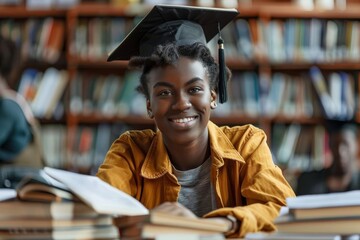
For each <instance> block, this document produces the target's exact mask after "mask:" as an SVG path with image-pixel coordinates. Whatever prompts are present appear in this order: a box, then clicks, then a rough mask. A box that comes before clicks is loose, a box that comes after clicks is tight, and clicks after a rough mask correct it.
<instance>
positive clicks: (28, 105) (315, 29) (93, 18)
mask: <svg viewBox="0 0 360 240" xmlns="http://www.w3.org/2000/svg"><path fill="white" fill-rule="evenodd" d="M156 4H170V5H172V4H175V5H178V6H193V7H202V8H204V9H206V8H224V9H236V10H237V11H238V15H237V16H236V17H235V18H234V19H233V20H231V21H230V22H229V23H228V24H226V26H224V28H223V29H221V31H220V30H219V35H221V38H222V39H223V41H224V49H223V51H224V56H225V64H226V66H227V67H228V68H229V69H230V70H231V73H232V75H231V80H230V81H229V82H228V83H227V92H228V99H227V102H226V103H224V104H219V105H220V106H219V107H217V108H214V109H212V110H211V115H210V121H211V122H213V123H215V124H216V125H217V126H220V127H221V126H229V127H233V126H245V125H251V126H254V127H256V128H259V129H261V130H262V131H264V133H265V135H266V138H265V141H266V144H267V145H268V146H269V149H270V151H271V157H272V161H273V162H274V164H275V165H276V166H278V167H279V168H280V170H281V172H282V174H283V176H284V179H286V181H287V182H288V183H289V186H290V187H291V188H292V189H293V191H294V193H295V194H296V195H298V196H300V195H308V194H330V193H331V194H332V193H333V192H337V193H338V192H345V191H352V190H360V145H359V144H360V139H359V131H358V125H359V123H360V70H359V69H360V1H358V0H174V1H170V0H162V1H154V0H44V1H37V0H3V1H2V0H0V55H2V56H0V189H1V188H4V189H5V188H13V187H14V186H18V185H19V184H20V185H19V186H20V188H18V189H21V188H22V187H24V186H23V185H26V183H28V182H24V181H23V180H24V179H23V177H24V176H25V175H26V174H28V173H30V174H31V172H33V171H37V170H38V169H42V168H44V167H45V168H48V169H59V170H65V171H66V172H67V173H70V174H72V173H74V174H81V176H87V177H90V178H93V177H95V176H96V174H97V173H98V171H99V167H100V166H101V165H102V164H103V162H104V159H105V156H106V154H107V153H108V151H109V149H110V148H111V147H112V144H113V143H114V141H116V139H118V138H119V136H120V135H121V134H123V133H125V132H127V131H131V130H145V129H151V130H153V131H155V132H156V131H157V130H158V126H157V125H156V124H155V120H154V118H152V117H149V109H148V108H147V99H146V98H145V97H144V96H143V94H142V93H141V92H139V91H136V89H137V88H138V85H139V83H140V82H139V79H140V78H141V74H142V73H141V72H140V71H138V70H134V69H130V68H129V67H128V62H129V61H128V60H122V61H108V56H109V54H110V53H111V52H112V51H113V50H114V49H115V48H116V47H117V46H118V45H119V43H121V42H122V41H123V40H124V39H125V38H126V36H128V34H129V33H131V31H132V29H134V27H135V26H137V24H138V23H139V22H141V20H142V19H143V18H144V16H146V14H147V13H148V12H149V11H150V10H151V9H152V8H153V6H154V5H156ZM216 31H218V29H216ZM216 35H217V34H216ZM7 41H8V42H7ZM5 43H6V44H10V45H5ZM10 46H11V48H10ZM207 46H208V47H209V49H210V51H211V54H212V56H214V58H215V60H216V61H218V60H219V59H218V58H220V57H219V54H218V38H217V37H214V38H212V39H211V40H210V41H209V42H208V43H207ZM5 53H7V54H8V56H5ZM10 68H11V69H10ZM336 84H337V85H336ZM8 98H9V99H12V100H14V101H16V102H17V104H18V106H20V108H19V109H21V111H22V112H23V114H20V113H19V112H18V111H16V110H15V109H17V108H18V107H17V106H13V107H11V105H9V102H8V101H7V99H8ZM5 106H7V107H5ZM10 112H11V113H10ZM7 117H9V119H7ZM11 117H14V118H13V119H10V118H11ZM15 117H16V120H15ZM20 118H21V119H20ZM25 125H29V128H27V127H26V126H25ZM6 128H9V129H6ZM10 128H14V129H15V130H14V129H12V130H11V129H10ZM20 128H21V129H20ZM15 135H16V136H15ZM17 135H18V136H17ZM10 137H14V139H12V140H10ZM22 145H23V146H22ZM30 158H31V161H30V162H29V159H30ZM131 167H132V166H131ZM50 172H51V173H52V171H50V170H49V171H48V173H49V175H50V176H51V177H54V176H53V175H56V174H53V175H52V174H50ZM142 174H143V173H142ZM59 175H60V174H59ZM71 177H72V176H70V175H69V178H70V179H71ZM12 178H13V179H12ZM54 178H55V179H57V176H56V177H54ZM74 179H75V178H74ZM79 179H80V178H79ZM12 180H13V181H14V182H11V181H12ZM57 180H59V179H57ZM63 183H64V184H65V185H68V183H67V182H63ZM84 183H85V180H84ZM88 184H89V183H88ZM236 184H238V183H236ZM240 184H241V183H240ZM69 185H70V184H69ZM71 186H72V185H71ZM71 186H67V187H69V188H70V190H71V191H75V192H77V191H78V189H76V190H73V189H72V188H71ZM89 186H91V185H89ZM75 188H76V186H75ZM24 190H25V189H24ZM44 191H45V190H44ZM144 191H145V190H144ZM4 193H5V192H4ZM16 194H18V193H16ZM24 194H26V193H24ZM64 194H65V193H64ZM29 196H30V195H29ZM324 196H326V195H324ZM24 199H26V197H24ZM300 199H302V198H300ZM354 199H355V197H354ZM81 200H82V201H83V199H81ZM71 201H72V200H71ZM74 202H76V204H80V203H79V202H78V201H74ZM74 202H73V203H72V204H74ZM5 203H6V204H9V203H8V202H7V201H3V202H2V199H1V194H0V208H1V209H3V208H6V206H17V205H11V204H9V205H4V204H5ZM86 203H88V202H86ZM1 204H3V206H5V207H3V206H2V205H1ZM17 204H18V203H17ZM29 204H30V203H29ZM57 204H60V203H57ZM64 204H65V203H64ZM339 204H340V203H339ZM352 204H353V205H360V202H357V201H355V200H354V202H353V203H352ZM35 205H36V204H34V206H32V207H33V208H35V209H36V206H35ZM353 205H352V206H353ZM18 206H19V209H20V208H21V207H20V205H18ZM59 207H60V205H59V206H58V208H59ZM73 207H74V209H75V206H73ZM326 207H333V208H334V206H326ZM336 207H339V206H336ZM61 208H64V210H63V211H67V210H65V205H64V206H61ZM77 208H79V209H80V207H79V206H78V207H77ZM59 209H60V208H59ZM81 209H82V210H81ZM81 209H80V210H78V212H77V213H78V214H83V216H85V215H86V216H90V215H92V221H94V216H93V215H96V214H97V213H96V212H94V211H93V210H90V209H89V208H86V207H85V206H81ZM59 211H60V210H59ZM74 211H75V210H74ZM354 211H355V210H354ZM19 212H20V210H19ZM290 212H292V209H290ZM59 213H60V212H59ZM11 214H12V213H10V212H9V213H8V215H9V216H10V215H11ZM19 214H20V213H19ZM106 214H108V212H107V213H106ZM0 215H1V213H0ZM285 215H286V214H285ZM29 216H30V215H29ZM29 216H28V217H29ZM30 217H31V216H30ZM48 217H49V216H48ZM292 217H293V216H292ZM327 217H329V216H327ZM356 217H357V219H360V211H359V210H357V215H356ZM50 218H54V216H51V217H50ZM60 218H63V219H62V220H64V219H65V218H64V216H61V217H60ZM96 219H97V220H96V221H98V223H99V222H100V221H103V222H105V221H108V220H109V219H107V218H106V217H104V216H102V219H100V217H99V216H97V218H96ZM154 219H156V218H155V217H154ZM284 219H285V218H283V219H279V220H278V222H275V225H276V226H279V227H283V225H285V224H284V222H286V220H284ZM5 220H7V219H6V214H5V215H4V217H1V216H0V229H3V227H1V225H2V224H4V225H3V226H10V225H11V224H10V222H6V221H5ZM352 220H354V219H352ZM64 221H65V220H64ZM122 221H123V220H122ZM122 221H119V222H117V224H119V225H121V226H122V224H124V223H123V222H122ZM137 221H144V220H137ZM287 221H288V220H287ZM357 221H359V220H357ZM150 222H151V224H153V222H152V220H149V219H147V224H150ZM154 222H155V223H156V220H154ZM286 223H288V222H286ZM347 223H349V224H353V223H354V224H355V223H356V222H351V221H350V220H349V222H347ZM6 224H8V225H6ZM41 224H43V225H44V223H40V221H39V225H41ZM76 224H84V225H86V224H85V223H76ZM175 224H180V225H181V224H182V223H180V220H179V221H178V222H175ZM193 224H194V225H196V223H195V222H194V223H193ZM208 224H209V226H210V223H208ZM311 224H312V223H310V225H311ZM314 224H315V223H314ZM25 225H26V224H25ZM93 225H94V223H93ZM105 225H106V228H103V229H101V231H102V232H100V230H97V232H96V233H94V232H91V231H94V229H87V230H86V231H87V232H86V231H84V232H82V233H79V234H83V236H90V235H91V234H93V235H91V236H95V235H96V234H99V235H98V236H100V237H99V238H104V239H116V237H117V234H118V232H117V228H118V227H119V225H116V227H117V228H114V226H113V224H112V223H111V224H110V223H107V224H105ZM155 225H156V224H155ZM160 225H161V224H160ZM199 225H200V223H199ZM329 225H330V224H329ZM345 225H346V223H345V224H344V226H345ZM29 226H30V225H29ZM34 226H35V225H34ZM334 226H335V225H334ZM212 227H213V228H216V227H217V226H212ZM218 227H219V229H221V225H219V226H218ZM8 228H9V227H8ZM10 228H11V226H10ZM123 228H124V229H126V230H127V229H128V228H126V227H123ZM299 228H302V226H301V225H299ZM305 228H307V227H306V226H305ZM320 228H321V227H320ZM335 228H336V227H335ZM143 229H145V228H141V229H140V228H139V227H137V229H130V230H131V231H128V232H129V233H128V234H129V235H126V234H125V235H124V237H122V238H121V239H127V238H129V239H130V238H132V237H139V236H140V235H136V234H140V232H141V231H145V230H143ZM149 229H150V228H149ZM151 229H153V228H151ZM284 229H285V228H284ZM324 229H325V227H324ZM347 229H348V230H344V231H343V232H341V231H340V232H336V231H334V232H331V231H328V230H321V231H323V232H322V233H321V234H322V235H321V236H322V237H328V238H321V239H340V238H337V237H339V235H352V234H356V233H358V234H360V232H359V231H358V230H353V229H350V228H347ZM53 231H55V229H54V230H53ZM151 231H153V232H151ZM154 231H156V230H149V231H148V232H146V234H149V235H146V236H145V235H142V236H141V238H149V239H152V238H154V236H155V235H154V234H155V233H154ZM158 231H170V232H169V233H171V230H166V229H163V230H158ZM202 231H203V232H200V233H201V234H205V235H206V234H210V233H211V234H213V233H214V232H211V231H210V229H202ZM207 231H208V232H207ZM221 231H223V232H224V231H225V230H224V229H221ZM284 231H285V230H284ZM356 231H357V232H356ZM0 232H1V233H0V238H1V239H2V237H4V239H6V238H7V237H9V238H11V236H12V235H6V234H10V233H9V232H6V233H5V232H2V231H0ZM124 232H126V231H125V230H124ZM135 232H137V233H136V234H135ZM289 232H291V233H293V232H294V230H293V229H292V230H288V232H286V231H285V233H286V234H287V233H289ZM285 233H284V234H285ZM305 233H306V234H308V235H309V234H317V232H316V231H315V230H314V231H313V232H311V231H309V232H297V233H296V234H305ZM326 233H327V234H328V235H326ZM2 234H4V235H2ZM59 234H60V232H59ZM61 234H63V235H61V236H62V237H60V235H59V237H58V238H55V237H54V235H53V239H71V236H73V235H72V234H73V233H71V231H70V232H66V233H65V232H61ZM66 234H67V235H66ZM89 234H90V235H89ZM131 234H135V235H131ZM144 234H145V233H144ZM151 234H153V235H151ZM181 234H190V232H189V233H187V232H183V233H181ZM181 234H180V235H181ZM279 234H280V235H277V236H268V235H261V236H257V235H249V236H248V238H247V239H249V240H251V239H287V237H289V239H291V236H289V235H284V236H283V235H281V233H279ZM34 236H36V235H34ZM181 236H182V235H181ZM209 236H210V235H209ZM17 237H18V239H22V238H21V237H25V235H24V236H20V235H19V236H17ZM37 237H38V238H39V239H40V238H44V239H45V238H47V237H46V236H45V235H38V236H37ZM37 237H35V238H37ZM183 237H184V236H183ZM211 237H212V238H211V239H223V238H222V237H223V236H222V235H217V234H214V236H213V235H211ZM241 237H245V235H241ZM271 237H273V238H271ZM282 237H283V238H282ZM302 237H304V238H302V239H316V238H311V237H314V235H311V236H310V235H309V236H306V237H309V238H305V236H302ZM79 239H81V238H79ZM84 239H85V238H84ZM94 239H95V238H94ZM155 239H157V238H156V237H155ZM158 239H167V238H158ZM169 239H175V238H169ZM178 239H181V238H178ZM197 239H206V238H197ZM209 239H210V238H209ZM294 239H295V238H294ZM299 239H300V238H299ZM319 239H320V238H319ZM354 239H355V238H354ZM357 239H359V238H357Z"/></svg>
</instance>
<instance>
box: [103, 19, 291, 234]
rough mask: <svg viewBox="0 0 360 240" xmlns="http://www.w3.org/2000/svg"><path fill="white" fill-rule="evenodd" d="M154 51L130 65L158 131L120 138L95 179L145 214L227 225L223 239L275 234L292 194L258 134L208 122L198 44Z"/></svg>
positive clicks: (213, 80)
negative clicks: (159, 213)
mask: <svg viewBox="0 0 360 240" xmlns="http://www.w3.org/2000/svg"><path fill="white" fill-rule="evenodd" d="M195 15H196V14H195ZM154 48H155V50H154V51H150V52H151V54H150V55H145V56H144V55H143V54H140V56H138V57H133V58H131V60H130V62H129V66H130V67H140V68H141V69H142V75H141V78H140V86H139V90H140V91H141V92H142V93H143V94H144V96H145V98H146V106H147V110H148V115H149V117H151V118H153V119H154V121H155V124H156V126H157V128H158V130H157V131H156V132H154V131H152V130H142V131H128V132H126V133H124V134H122V135H121V136H120V137H119V138H118V139H117V140H116V141H115V142H114V143H113V145H112V146H111V148H110V150H109V152H108V154H107V155H106V158H105V161H104V163H103V164H102V165H101V166H100V168H99V170H98V173H97V176H98V177H100V178H101V179H103V180H104V181H106V182H108V183H109V184H111V185H113V186H115V187H116V188H118V189H121V190H122V191H125V192H126V193H128V194H130V195H131V196H133V197H134V198H136V199H138V200H139V201H140V202H142V203H143V204H144V205H145V206H146V207H147V208H149V209H154V208H155V209H157V210H158V211H167V212H169V213H172V214H179V215H186V216H189V217H196V216H198V217H207V218H210V217H211V218H217V219H218V220H221V221H226V222H227V223H228V224H229V231H228V232H227V233H226V235H227V236H230V237H242V236H244V235H245V234H246V233H248V232H256V231H272V230H274V229H275V227H274V225H273V219H274V218H275V217H276V216H277V215H278V213H279V210H280V207H281V206H283V205H285V204H286V202H285V199H286V197H291V196H294V192H293V190H292V189H291V187H290V186H289V184H288V183H287V181H286V180H285V179H284V177H283V175H282V172H281V170H280V169H279V168H278V167H276V166H275V165H274V163H273V161H272V157H271V152H270V150H269V147H268V145H267V143H266V135H265V133H264V132H263V131H262V130H261V129H259V128H256V127H254V126H252V125H245V126H238V127H218V126H216V125H215V124H214V123H212V122H211V121H210V115H211V111H212V109H215V108H216V107H217V100H218V81H219V67H218V64H217V63H216V62H215V61H214V58H213V57H212V56H211V53H210V51H209V49H208V48H207V47H206V45H205V44H204V43H201V42H198V41H195V42H193V43H189V42H186V44H179V43H178V42H177V41H175V42H171V43H163V44H160V45H156V46H154ZM227 77H228V78H230V74H227Z"/></svg>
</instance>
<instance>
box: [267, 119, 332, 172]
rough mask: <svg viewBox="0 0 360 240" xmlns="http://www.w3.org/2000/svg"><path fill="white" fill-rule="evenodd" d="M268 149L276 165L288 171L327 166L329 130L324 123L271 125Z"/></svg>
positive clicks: (328, 160)
mask: <svg viewBox="0 0 360 240" xmlns="http://www.w3.org/2000/svg"><path fill="white" fill-rule="evenodd" d="M271 151H272V153H273V158H274V161H275V162H276V164H278V165H279V166H281V167H282V168H286V169H287V170H290V171H300V172H303V171H312V170H321V169H323V168H326V167H329V165H330V163H331V159H330V158H329V157H328V156H329V153H330V149H329V133H328V132H327V129H326V128H325V126H324V125H320V124H318V125H314V126H309V125H300V124H295V123H293V124H289V125H286V124H274V126H273V129H272V138H271Z"/></svg>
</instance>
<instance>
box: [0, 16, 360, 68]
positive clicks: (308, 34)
mask: <svg viewBox="0 0 360 240" xmlns="http://www.w3.org/2000/svg"><path fill="white" fill-rule="evenodd" d="M138 20H139V17H135V18H125V17H96V16H95V17H93V18H87V17H79V19H78V21H77V22H76V25H75V27H74V29H73V33H72V35H73V36H74V37H73V38H74V39H72V40H71V42H70V44H69V46H70V48H69V51H70V54H71V55H72V56H77V57H79V58H83V59H90V60H94V59H105V58H106V56H107V54H108V53H109V52H110V51H111V50H112V49H113V48H114V47H115V46H116V44H118V43H119V42H121V41H122V39H123V38H124V37H125V35H126V34H127V33H128V32H129V31H130V29H132V27H133V25H134V24H136V22H137V21H138ZM0 29H1V32H2V34H4V35H5V36H9V37H10V38H11V39H13V40H14V41H15V42H16V43H18V45H19V47H20V48H21V51H22V55H23V56H24V57H28V58H33V59H39V60H43V61H47V62H50V63H54V62H56V61H57V60H58V59H59V57H60V55H61V53H64V52H65V49H64V43H65V36H66V34H65V31H66V29H65V20H64V19H57V18H52V17H46V18H29V19H26V20H25V21H24V20H21V19H17V20H15V19H3V20H1V21H0ZM359 31H360V23H359V21H358V20H345V19H319V18H311V19H296V18H288V19H284V20H280V19H273V20H270V21H263V20H262V19H255V18H250V19H241V18H239V19H236V20H235V21H234V22H232V23H230V24H229V25H228V26H226V27H225V28H224V29H223V30H222V36H223V38H224V41H225V43H226V48H225V51H226V56H227V57H228V58H229V59H242V60H248V61H258V60H261V59H268V61H270V62H289V61H290V62H299V61H300V62H312V63H317V62H336V61H358V60H359V59H360V46H359V34H360V33H359ZM209 46H210V48H211V49H212V50H213V51H215V50H216V49H217V48H216V39H214V40H213V41H211V42H210V43H209ZM215 56H216V55H215Z"/></svg>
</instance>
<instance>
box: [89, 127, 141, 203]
mask: <svg viewBox="0 0 360 240" xmlns="http://www.w3.org/2000/svg"><path fill="white" fill-rule="evenodd" d="M134 148H137V146H136V144H134V143H133V142H132V139H131V136H130V134H129V133H128V132H125V133H124V134H122V135H121V136H120V137H119V138H118V139H116V140H115V141H114V142H113V144H112V145H111V147H110V149H109V151H108V152H107V154H106V156H105V160H104V162H103V163H102V164H101V165H100V167H99V169H98V172H97V174H96V175H97V177H99V178H100V179H102V180H103V181H105V182H107V183H109V184H110V185H112V186H114V187H116V188H118V189H120V190H121V191H124V192H126V193H127V194H129V195H131V196H133V197H136V194H137V192H138V191H137V190H138V189H137V186H138V185H137V182H138V181H139V174H137V172H136V171H137V169H138V166H137V162H136V161H134V159H135V158H142V156H138V155H141V154H142V151H139V150H137V151H136V149H135V150H134Z"/></svg>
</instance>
